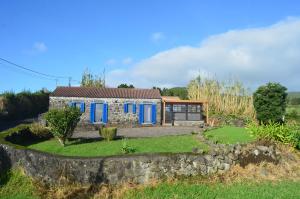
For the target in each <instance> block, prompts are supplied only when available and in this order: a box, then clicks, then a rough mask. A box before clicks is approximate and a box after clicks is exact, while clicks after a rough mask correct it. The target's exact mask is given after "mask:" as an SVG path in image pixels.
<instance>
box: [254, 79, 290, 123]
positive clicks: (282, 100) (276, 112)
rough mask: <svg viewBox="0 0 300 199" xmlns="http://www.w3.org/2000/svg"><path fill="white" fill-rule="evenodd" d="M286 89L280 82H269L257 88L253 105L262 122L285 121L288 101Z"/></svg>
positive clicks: (258, 118) (257, 116)
mask: <svg viewBox="0 0 300 199" xmlns="http://www.w3.org/2000/svg"><path fill="white" fill-rule="evenodd" d="M286 90H287V89H286V88H285V87H284V86H282V85H280V84H279V83H268V84H267V85H264V86H260V87H259V88H258V89H257V90H256V92H255V93H254V94H253V105H254V108H255V110H256V118H257V120H258V121H259V122H260V123H265V124H266V123H268V122H269V121H272V122H279V123H282V122H283V116H284V114H285V109H286V103H287V102H286V101H287V100H286V98H287V93H286Z"/></svg>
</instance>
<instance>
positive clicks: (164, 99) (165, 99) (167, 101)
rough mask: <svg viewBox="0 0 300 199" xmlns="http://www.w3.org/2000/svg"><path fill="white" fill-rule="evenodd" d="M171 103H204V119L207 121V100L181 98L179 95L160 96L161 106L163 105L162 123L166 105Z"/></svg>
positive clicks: (164, 117) (164, 122)
mask: <svg viewBox="0 0 300 199" xmlns="http://www.w3.org/2000/svg"><path fill="white" fill-rule="evenodd" d="M168 104H171V105H174V104H181V105H186V106H188V105H201V106H203V105H205V106H206V110H205V111H206V120H205V122H206V123H207V122H208V102H207V101H198V100H181V99H179V97H175V96H162V106H163V120H162V125H165V124H166V105H168Z"/></svg>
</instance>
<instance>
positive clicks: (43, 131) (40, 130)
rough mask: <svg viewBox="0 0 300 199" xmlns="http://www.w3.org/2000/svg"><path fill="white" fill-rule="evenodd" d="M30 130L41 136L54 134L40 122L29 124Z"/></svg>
mask: <svg viewBox="0 0 300 199" xmlns="http://www.w3.org/2000/svg"><path fill="white" fill-rule="evenodd" d="M29 130H30V132H31V133H32V134H33V135H35V136H37V137H40V138H50V137H52V134H51V132H50V130H49V129H48V128H46V127H44V126H43V125H41V124H39V123H32V124H31V125H30V126H29Z"/></svg>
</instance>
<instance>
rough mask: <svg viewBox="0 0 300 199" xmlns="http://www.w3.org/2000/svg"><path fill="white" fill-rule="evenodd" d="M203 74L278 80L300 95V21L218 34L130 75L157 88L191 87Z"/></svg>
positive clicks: (148, 61)
mask: <svg viewBox="0 0 300 199" xmlns="http://www.w3.org/2000/svg"><path fill="white" fill-rule="evenodd" d="M199 71H200V72H201V73H206V74H213V75H216V76H217V77H219V78H225V77H228V76H236V77H239V79H241V80H242V81H244V82H245V83H246V84H248V85H249V86H251V87H255V86H257V85H259V84H262V83H266V82H268V81H276V82H281V83H283V84H284V85H286V86H287V87H289V88H290V89H292V90H293V89H294V90H297V89H298V90H300V87H299V85H300V78H299V77H300V19H299V18H289V19H286V20H284V21H280V22H278V23H276V24H274V25H271V26H268V27H263V28H251V29H243V30H232V31H228V32H225V33H223V34H218V35H213V36H210V37H208V38H206V39H205V40H203V41H202V42H201V43H200V44H199V45H196V46H179V47H177V48H173V49H169V50H166V51H162V52H160V53H157V54H155V55H153V56H151V57H149V58H146V59H144V60H142V61H140V62H138V63H137V64H136V65H134V66H133V67H130V68H129V69H127V72H124V73H126V74H127V76H126V78H128V79H129V80H130V81H131V82H133V83H134V84H135V85H138V87H151V86H153V85H157V86H160V85H176V86H181V85H186V84H187V83H188V81H189V80H190V79H191V78H192V77H195V76H196V75H197V74H198V73H199ZM109 78H111V79H114V78H116V77H114V75H113V74H109Z"/></svg>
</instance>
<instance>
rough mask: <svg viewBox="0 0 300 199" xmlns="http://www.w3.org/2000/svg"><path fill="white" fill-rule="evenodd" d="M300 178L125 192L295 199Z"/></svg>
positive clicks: (163, 198) (164, 198)
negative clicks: (272, 181) (295, 179)
mask: <svg viewBox="0 0 300 199" xmlns="http://www.w3.org/2000/svg"><path fill="white" fill-rule="evenodd" d="M299 187H300V182H292V181H283V182H276V183H271V182H262V183H245V182H243V183H232V184H230V185H225V184H222V183H216V184H211V185H210V184H187V183H175V184H169V183H162V184H159V185H158V186H155V187H146V188H143V189H135V190H131V191H129V192H128V193H127V194H125V198H127V199H129V198H130V199H135V198H136V199H148V198H149V199H150V198H151V199H169V198H176V199H185V198H189V199H196V198H197V199H198V198H201V199H210V198H220V199H221V198H222V199H235V198H236V199H238V198H243V199H248V198H249V199H255V198H260V199H273V198H278V199H279V198H282V199H287V198H289V199H293V198H295V199H296V198H300V189H299Z"/></svg>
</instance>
